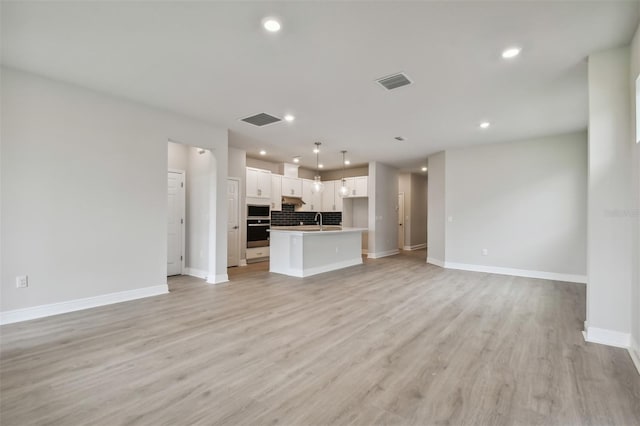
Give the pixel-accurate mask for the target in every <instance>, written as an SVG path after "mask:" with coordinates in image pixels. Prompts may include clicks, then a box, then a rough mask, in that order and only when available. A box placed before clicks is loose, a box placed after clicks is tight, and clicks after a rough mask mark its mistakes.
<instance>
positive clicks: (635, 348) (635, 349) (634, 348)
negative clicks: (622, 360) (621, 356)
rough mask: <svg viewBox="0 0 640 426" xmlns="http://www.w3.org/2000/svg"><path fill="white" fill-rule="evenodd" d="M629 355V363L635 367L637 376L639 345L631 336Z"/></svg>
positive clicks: (639, 364)
mask: <svg viewBox="0 0 640 426" xmlns="http://www.w3.org/2000/svg"><path fill="white" fill-rule="evenodd" d="M628 350H629V355H631V361H633V364H634V365H635V366H636V370H638V374H640V345H638V342H636V341H635V339H634V338H633V336H631V346H629V349H628Z"/></svg>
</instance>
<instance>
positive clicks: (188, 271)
mask: <svg viewBox="0 0 640 426" xmlns="http://www.w3.org/2000/svg"><path fill="white" fill-rule="evenodd" d="M184 274H185V275H189V276H192V277H196V278H202V279H203V280H206V279H207V271H203V270H202V269H196V268H185V269H184Z"/></svg>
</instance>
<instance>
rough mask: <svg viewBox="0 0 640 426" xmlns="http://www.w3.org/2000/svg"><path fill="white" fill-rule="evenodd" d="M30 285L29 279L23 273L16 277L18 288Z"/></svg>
mask: <svg viewBox="0 0 640 426" xmlns="http://www.w3.org/2000/svg"><path fill="white" fill-rule="evenodd" d="M26 287H29V279H28V278H27V276H26V275H21V276H18V277H16V288H26Z"/></svg>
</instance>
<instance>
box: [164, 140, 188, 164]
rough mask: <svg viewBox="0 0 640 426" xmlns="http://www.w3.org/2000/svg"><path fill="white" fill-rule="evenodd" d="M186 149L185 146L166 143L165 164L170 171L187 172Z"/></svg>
mask: <svg viewBox="0 0 640 426" xmlns="http://www.w3.org/2000/svg"><path fill="white" fill-rule="evenodd" d="M188 149H189V147H187V146H186V145H182V144H179V143H174V142H168V143H167V155H168V159H167V160H168V161H167V164H168V166H169V168H170V169H176V170H184V171H187V167H189V163H188Z"/></svg>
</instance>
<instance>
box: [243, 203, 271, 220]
mask: <svg viewBox="0 0 640 426" xmlns="http://www.w3.org/2000/svg"><path fill="white" fill-rule="evenodd" d="M247 218H261V219H263V218H267V219H268V218H271V212H270V210H269V205H268V204H267V205H262V204H247Z"/></svg>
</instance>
